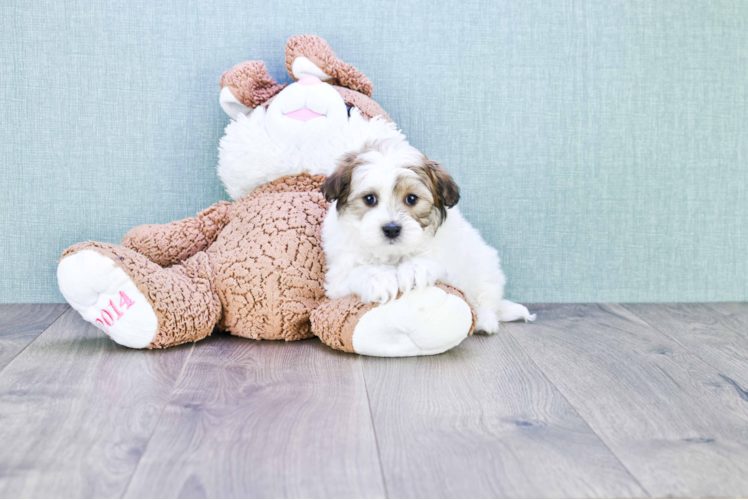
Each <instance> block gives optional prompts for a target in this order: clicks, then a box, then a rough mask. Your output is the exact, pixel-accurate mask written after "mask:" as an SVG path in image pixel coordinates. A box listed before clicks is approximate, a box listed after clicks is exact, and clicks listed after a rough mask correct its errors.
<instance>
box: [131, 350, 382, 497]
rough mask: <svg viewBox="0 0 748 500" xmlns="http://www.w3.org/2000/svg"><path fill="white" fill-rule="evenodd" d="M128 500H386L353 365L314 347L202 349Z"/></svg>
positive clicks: (348, 358)
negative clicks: (225, 499) (164, 499)
mask: <svg viewBox="0 0 748 500" xmlns="http://www.w3.org/2000/svg"><path fill="white" fill-rule="evenodd" d="M126 496H128V497H213V498H216V497H218V498H221V497H312V498H316V497H382V496H384V490H383V485H382V477H381V469H380V467H379V461H378V457H377V451H376V443H375V440H374V433H373V429H372V425H371V416H370V414H369V407H368V401H367V398H366V388H365V385H364V380H363V373H362V371H361V359H360V358H359V357H358V356H355V355H351V354H345V353H341V352H337V351H333V350H332V349H330V348H328V347H326V346H324V345H322V344H321V343H320V342H319V341H318V340H316V339H313V340H306V341H301V342H290V343H285V342H273V341H259V342H258V341H253V340H248V339H242V338H237V337H230V336H219V337H217V338H213V339H210V340H209V341H207V342H203V343H201V344H200V345H199V346H196V348H195V350H194V352H193V355H192V358H191V359H190V361H189V363H188V364H187V366H186V367H185V372H184V375H183V377H182V379H181V380H180V383H179V384H178V386H177V388H176V389H175V391H174V396H173V397H172V399H171V401H170V402H169V405H168V407H167V408H166V410H165V412H164V415H163V417H162V419H161V421H160V423H159V426H158V428H157V430H156V432H155V434H154V436H153V439H152V440H151V442H150V443H149V445H148V449H147V451H146V453H145V455H144V456H143V459H142V460H141V462H140V464H139V466H138V470H137V472H136V474H135V476H134V478H133V481H132V483H131V485H130V488H129V489H128V491H127V494H126Z"/></svg>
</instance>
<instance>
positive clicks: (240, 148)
mask: <svg viewBox="0 0 748 500" xmlns="http://www.w3.org/2000/svg"><path fill="white" fill-rule="evenodd" d="M279 97H280V96H279ZM276 99H277V98H276ZM274 103H275V102H274ZM274 103H273V104H274ZM271 106H272V105H271ZM267 116H268V112H267V111H265V109H264V108H262V107H259V108H257V109H255V110H254V111H253V112H252V113H251V114H249V116H243V115H240V116H238V117H237V119H236V120H235V121H232V122H231V123H230V124H229V125H228V126H227V127H226V134H225V135H224V136H223V138H222V139H221V143H220V146H219V158H218V176H219V177H220V179H221V181H222V182H223V184H224V186H225V187H226V191H227V192H228V193H229V196H231V198H233V199H235V200H236V199H239V198H241V197H243V196H246V195H247V194H249V193H250V192H251V191H252V190H254V189H256V188H258V187H260V186H262V185H263V184H267V183H268V182H271V181H274V180H276V179H279V178H281V177H284V176H286V175H297V174H301V173H308V174H311V175H318V174H321V175H330V174H331V173H332V172H333V171H334V170H335V167H336V163H335V162H336V160H337V159H338V158H339V157H340V156H341V155H342V154H343V153H345V152H347V151H352V150H356V149H359V148H361V147H362V146H363V145H364V144H365V143H366V142H367V141H372V140H375V139H379V140H381V139H382V138H387V137H399V138H402V139H404V138H405V137H404V136H403V135H402V134H401V133H400V131H398V130H397V128H396V127H395V124H394V123H392V122H388V121H387V120H385V119H384V118H381V117H376V118H373V119H371V120H367V119H366V118H364V117H363V116H362V115H361V112H360V111H359V110H358V109H357V108H353V109H351V116H350V118H349V119H348V120H347V121H346V123H345V124H343V125H341V126H339V127H336V131H335V133H327V134H317V133H308V134H303V135H297V136H296V138H295V140H294V141H289V142H286V141H282V140H280V138H278V135H277V134H274V136H272V137H271V135H270V134H269V133H268V128H267V127H266V125H267V123H266V122H267ZM287 121H288V122H291V120H287ZM325 121H326V119H324V118H323V119H319V120H311V121H309V122H307V124H306V125H307V126H317V124H316V123H315V122H319V126H323V125H325V123H324V122H325ZM290 125H294V124H293V123H290ZM310 132H311V131H310Z"/></svg>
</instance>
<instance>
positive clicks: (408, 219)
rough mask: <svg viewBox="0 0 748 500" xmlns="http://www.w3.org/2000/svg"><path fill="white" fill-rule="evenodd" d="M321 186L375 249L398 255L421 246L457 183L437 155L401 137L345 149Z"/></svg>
mask: <svg viewBox="0 0 748 500" xmlns="http://www.w3.org/2000/svg"><path fill="white" fill-rule="evenodd" d="M322 192H323V193H324V195H325V198H327V200H328V201H331V202H332V201H336V210H337V213H338V217H339V219H340V221H341V223H343V225H344V227H346V228H348V229H350V230H352V231H354V232H355V233H357V234H356V236H357V238H358V239H359V241H360V242H361V243H362V244H363V245H362V247H363V248H365V249H367V250H368V251H369V252H370V253H372V254H377V255H380V256H383V257H387V258H390V259H398V258H400V257H403V256H406V255H407V254H409V253H412V252H414V251H416V250H418V249H419V248H420V247H421V246H422V245H423V244H424V243H426V241H428V239H429V238H430V237H432V236H433V235H434V234H435V233H436V231H437V229H439V226H440V225H441V224H442V223H443V222H444V220H445V219H446V217H447V208H450V207H453V206H454V205H456V204H457V201H458V200H459V198H460V193H459V188H458V187H457V184H455V182H454V180H453V179H452V177H451V176H450V175H449V174H448V173H447V171H446V170H444V168H443V167H442V166H441V165H440V164H439V163H438V162H436V161H433V160H429V159H428V158H426V157H425V156H424V155H423V154H422V153H421V152H420V151H418V150H417V149H416V148H414V147H412V146H410V145H409V144H408V143H407V142H406V141H403V140H397V139H392V140H386V141H379V142H375V143H371V144H367V145H366V146H364V147H363V148H362V149H361V150H360V151H356V152H352V153H348V154H345V155H343V157H341V159H340V160H339V161H338V168H337V170H336V171H335V172H334V173H333V174H332V175H331V176H330V177H328V178H327V180H326V181H325V183H324V185H323V186H322Z"/></svg>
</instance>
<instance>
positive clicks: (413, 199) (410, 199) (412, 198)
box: [405, 194, 418, 207]
mask: <svg viewBox="0 0 748 500" xmlns="http://www.w3.org/2000/svg"><path fill="white" fill-rule="evenodd" d="M416 203H418V196H416V195H414V194H409V195H408V196H406V197H405V204H406V205H410V206H411V207H412V206H413V205H415V204H416Z"/></svg>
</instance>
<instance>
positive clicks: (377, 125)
mask: <svg viewBox="0 0 748 500" xmlns="http://www.w3.org/2000/svg"><path fill="white" fill-rule="evenodd" d="M286 69H287V70H288V73H289V75H290V76H291V77H292V78H293V79H294V80H296V81H295V83H292V84H290V85H287V86H282V85H279V84H277V83H276V82H275V80H273V78H272V77H270V75H269V74H268V72H267V68H266V67H265V64H264V63H263V62H261V61H249V62H245V63H242V64H239V65H237V66H235V67H234V68H232V69H231V70H230V71H228V72H226V73H225V74H224V75H223V76H222V77H221V81H220V84H221V96H220V103H221V107H222V108H223V109H224V111H226V113H227V114H228V115H229V116H230V117H231V118H232V122H231V123H230V124H229V125H228V126H227V127H226V135H225V136H224V137H223V138H222V139H221V144H220V154H219V163H218V175H219V177H220V178H221V180H222V181H223V183H224V185H225V186H226V190H227V192H228V193H229V195H230V196H231V197H232V198H234V199H236V198H240V197H242V196H245V195H246V194H248V193H249V192H250V191H252V190H253V189H255V188H257V187H259V186H261V185H263V184H266V183H268V182H270V181H273V180H275V179H278V178H280V177H283V176H286V175H294V174H300V173H304V172H306V173H310V174H323V175H329V174H331V173H332V172H333V170H334V169H335V162H336V160H337V158H339V157H340V156H341V155H342V154H343V153H345V152H347V151H351V150H356V149H360V148H361V147H362V146H363V145H364V144H366V143H367V142H371V141H374V140H381V139H386V138H388V137H400V138H402V136H401V134H400V133H399V132H398V131H397V129H396V128H395V125H394V124H393V123H392V121H391V120H390V118H389V116H387V114H386V113H385V112H384V110H383V109H382V108H381V107H380V106H379V104H377V103H376V102H374V100H372V99H371V95H372V91H373V86H372V84H371V81H369V79H368V78H366V77H365V76H364V75H363V74H362V73H360V72H359V71H358V70H356V68H354V67H353V66H350V65H349V64H346V63H344V62H343V61H341V60H340V59H338V57H337V56H336V55H335V53H334V52H333V51H332V49H331V48H330V46H329V45H328V44H327V42H325V41H324V40H323V39H321V38H319V37H316V36H313V35H301V36H296V37H293V38H291V39H290V40H289V41H288V43H287V44H286Z"/></svg>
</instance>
